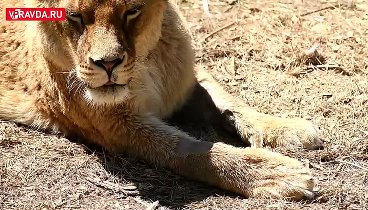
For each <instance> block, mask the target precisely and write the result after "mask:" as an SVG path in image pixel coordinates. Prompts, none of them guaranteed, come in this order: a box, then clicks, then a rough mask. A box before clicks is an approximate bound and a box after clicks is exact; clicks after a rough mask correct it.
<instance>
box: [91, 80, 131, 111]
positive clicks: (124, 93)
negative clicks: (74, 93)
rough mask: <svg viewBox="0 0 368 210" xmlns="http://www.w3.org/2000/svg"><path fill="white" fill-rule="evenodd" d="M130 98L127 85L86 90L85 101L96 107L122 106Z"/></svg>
mask: <svg viewBox="0 0 368 210" xmlns="http://www.w3.org/2000/svg"><path fill="white" fill-rule="evenodd" d="M129 96H130V90H129V87H128V86H127V85H118V84H115V85H104V86H101V87H98V88H86V91H85V95H84V97H85V99H86V100H87V101H88V102H90V103H91V104H94V105H98V106H99V105H101V106H102V105H105V106H113V105H117V104H121V103H123V102H124V101H126V100H127V99H128V98H129Z"/></svg>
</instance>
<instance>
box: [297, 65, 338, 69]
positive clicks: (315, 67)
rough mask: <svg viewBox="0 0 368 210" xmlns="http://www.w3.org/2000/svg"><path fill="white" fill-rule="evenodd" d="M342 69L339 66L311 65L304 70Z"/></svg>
mask: <svg viewBox="0 0 368 210" xmlns="http://www.w3.org/2000/svg"><path fill="white" fill-rule="evenodd" d="M323 68H324V69H340V68H341V67H340V66H339V65H337V64H320V65H310V66H307V67H304V68H303V69H304V70H308V69H323Z"/></svg>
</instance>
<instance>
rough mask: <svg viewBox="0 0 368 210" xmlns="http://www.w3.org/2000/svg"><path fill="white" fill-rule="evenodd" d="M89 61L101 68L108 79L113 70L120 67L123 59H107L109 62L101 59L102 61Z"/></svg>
mask: <svg viewBox="0 0 368 210" xmlns="http://www.w3.org/2000/svg"><path fill="white" fill-rule="evenodd" d="M91 60H92V61H93V63H94V64H96V65H97V66H99V67H101V68H103V69H104V70H105V71H106V73H107V74H108V75H109V77H110V76H111V74H112V71H113V70H114V68H115V67H117V66H118V65H120V64H121V63H123V60H124V58H115V59H109V60H107V59H102V60H93V59H91Z"/></svg>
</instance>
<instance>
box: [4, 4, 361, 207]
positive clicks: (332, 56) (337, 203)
mask: <svg viewBox="0 0 368 210" xmlns="http://www.w3.org/2000/svg"><path fill="white" fill-rule="evenodd" d="M209 6H210V12H211V17H209V16H207V15H206V14H205V13H204V12H203V10H202V8H201V7H200V5H199V3H198V2H188V1H186V2H181V3H180V8H181V10H182V11H183V13H184V16H185V17H186V18H187V20H188V25H189V27H190V29H191V31H192V32H193V37H194V46H195V49H196V53H197V64H198V65H197V67H198V68H207V69H209V71H210V72H212V74H213V76H214V77H215V78H216V79H218V80H219V81H220V82H221V83H222V84H224V87H226V88H227V89H228V90H229V91H230V92H232V93H233V94H234V95H236V96H238V97H242V98H243V99H244V100H245V101H246V103H247V104H249V105H250V106H252V107H255V109H257V110H259V111H262V112H265V113H269V114H273V115H277V116H283V117H303V118H307V119H310V120H312V121H313V122H314V123H315V124H317V125H319V127H320V128H321V136H322V137H323V139H324V140H325V144H326V145H325V149H324V150H322V151H290V150H283V149H276V151H280V152H282V153H283V154H286V155H289V156H292V157H296V158H299V159H300V160H304V161H309V163H310V167H311V168H312V171H313V173H314V175H315V177H316V178H317V180H318V187H319V193H318V196H317V197H316V198H315V199H314V200H311V201H302V202H289V201H277V200H265V199H254V198H252V199H245V198H243V197H240V196H237V195H234V194H231V193H228V192H225V191H221V190H219V189H216V188H212V187H209V186H206V185H203V184H200V183H197V182H193V181H189V180H186V179H184V178H182V177H180V176H177V175H175V174H173V173H171V172H169V171H166V170H162V169H155V168H153V167H151V166H149V165H146V164H144V163H142V162H140V161H138V160H135V159H131V158H127V157H125V156H113V155H109V154H106V153H105V152H104V151H102V150H99V149H94V148H91V147H90V148H87V147H85V146H83V145H80V144H77V143H72V142H71V141H69V140H67V139H65V138H62V137H58V136H54V135H48V134H43V133H40V132H36V131H32V130H29V129H27V128H25V127H22V126H17V125H15V124H12V123H9V122H0V209H351V210H353V209H357V210H358V209H359V210H360V209H368V193H367V188H368V48H367V47H368V44H367V43H368V2H366V1H365V0H356V1H343V0H341V1H329V0H323V1H322V0H314V1H304V2H303V1H301V0H300V1H299V0H295V1H293V0H283V1H281V0H280V1H273V0H259V1H254V2H253V1H245V0H244V1H236V0H210V5H209ZM317 46H318V47H317ZM306 50H307V51H308V50H309V52H306ZM196 129H197V130H199V128H196ZM199 137H201V135H199ZM157 202H158V204H157Z"/></svg>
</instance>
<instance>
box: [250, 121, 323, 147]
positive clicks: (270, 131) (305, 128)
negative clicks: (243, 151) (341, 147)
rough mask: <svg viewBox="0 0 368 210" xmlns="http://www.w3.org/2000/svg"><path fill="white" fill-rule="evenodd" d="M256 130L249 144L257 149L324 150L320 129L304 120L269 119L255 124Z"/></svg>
mask: <svg viewBox="0 0 368 210" xmlns="http://www.w3.org/2000/svg"><path fill="white" fill-rule="evenodd" d="M255 130H256V132H255V134H254V135H252V136H250V138H249V142H250V143H251V144H252V145H253V146H256V147H262V146H270V147H286V148H295V147H304V148H306V149H323V142H322V141H321V139H320V138H319V130H318V128H317V127H316V126H315V125H313V123H311V122H310V121H308V120H305V119H302V118H292V119H284V118H276V117H269V118H268V117H267V118H265V119H263V120H261V121H260V123H257V124H255Z"/></svg>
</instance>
